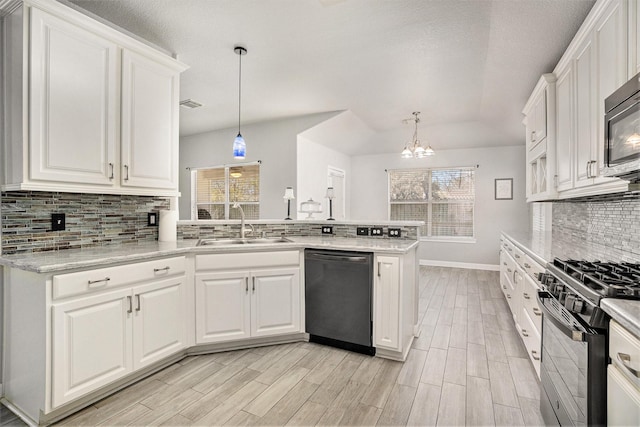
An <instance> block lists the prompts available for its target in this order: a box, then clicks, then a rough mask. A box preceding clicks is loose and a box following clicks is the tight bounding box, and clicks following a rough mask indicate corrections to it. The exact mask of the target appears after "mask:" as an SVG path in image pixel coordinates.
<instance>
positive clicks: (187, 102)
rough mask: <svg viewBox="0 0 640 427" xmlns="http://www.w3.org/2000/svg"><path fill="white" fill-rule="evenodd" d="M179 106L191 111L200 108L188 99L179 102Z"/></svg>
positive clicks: (198, 104)
mask: <svg viewBox="0 0 640 427" xmlns="http://www.w3.org/2000/svg"><path fill="white" fill-rule="evenodd" d="M180 106H181V107H185V108H189V109H192V110H193V109H194V108H198V107H202V104H201V103H199V102H197V101H194V100H193V99H191V98H189V99H185V100H184V101H180Z"/></svg>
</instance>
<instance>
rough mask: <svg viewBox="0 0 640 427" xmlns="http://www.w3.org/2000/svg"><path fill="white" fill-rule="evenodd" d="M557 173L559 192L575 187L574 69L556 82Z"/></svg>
mask: <svg viewBox="0 0 640 427" xmlns="http://www.w3.org/2000/svg"><path fill="white" fill-rule="evenodd" d="M556 115H557V120H556V129H557V138H556V161H557V164H556V173H557V177H558V178H557V189H558V191H563V190H568V189H570V188H572V187H573V158H572V155H573V143H574V139H573V124H574V115H573V69H572V67H567V68H566V69H565V70H564V71H562V72H561V73H559V75H558V80H557V82H556Z"/></svg>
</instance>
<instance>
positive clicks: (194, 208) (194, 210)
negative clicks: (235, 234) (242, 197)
mask: <svg viewBox="0 0 640 427" xmlns="http://www.w3.org/2000/svg"><path fill="white" fill-rule="evenodd" d="M261 164H262V162H261V161H260V160H258V161H257V162H247V163H236V164H231V165H218V166H207V167H201V168H189V172H190V178H191V220H192V221H210V220H207V219H198V197H197V188H196V187H197V176H198V170H203V169H222V168H224V218H225V219H224V220H220V221H228V220H229V213H230V212H231V205H232V204H233V201H230V200H229V170H230V169H232V168H235V167H239V166H240V167H241V166H254V165H261ZM221 204H222V203H221ZM241 204H243V205H258V206H259V205H260V201H258V202H242V203H241Z"/></svg>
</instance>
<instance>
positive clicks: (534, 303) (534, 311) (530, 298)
mask: <svg viewBox="0 0 640 427" xmlns="http://www.w3.org/2000/svg"><path fill="white" fill-rule="evenodd" d="M537 293H538V286H537V285H536V282H534V281H533V279H531V278H530V277H528V276H525V278H524V284H523V288H522V307H523V308H524V309H525V310H526V311H527V314H528V315H529V318H530V319H531V323H532V324H533V326H534V327H535V328H536V331H537V332H538V334H540V332H541V331H542V311H540V307H539V306H538V299H537V297H536V294H537Z"/></svg>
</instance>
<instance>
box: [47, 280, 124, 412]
mask: <svg viewBox="0 0 640 427" xmlns="http://www.w3.org/2000/svg"><path fill="white" fill-rule="evenodd" d="M130 296H131V290H129V289H125V290H120V291H116V292H110V293H108V294H102V295H96V296H92V297H85V298H79V299H76V300H73V301H70V302H66V303H61V304H56V305H54V306H53V307H52V309H51V311H52V319H53V328H52V329H53V333H52V336H51V342H52V353H53V363H52V376H53V378H52V385H53V393H52V400H53V407H57V406H60V405H62V404H63V403H66V402H69V401H71V400H73V399H75V398H77V397H80V396H82V395H84V394H86V393H88V392H90V391H93V390H96V389H98V388H99V387H102V386H104V385H106V384H109V383H110V382H112V381H115V380H117V379H118V378H121V377H122V376H123V375H125V374H127V373H129V372H131V370H132V366H133V359H132V357H131V346H132V341H131V336H132V329H131V323H132V318H131V316H130V315H129V314H127V310H128V307H129V303H128V299H129V298H130Z"/></svg>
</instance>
